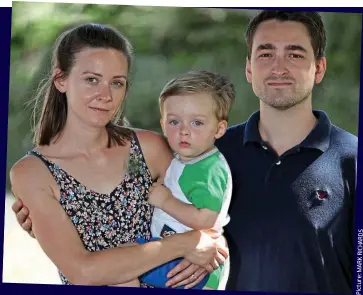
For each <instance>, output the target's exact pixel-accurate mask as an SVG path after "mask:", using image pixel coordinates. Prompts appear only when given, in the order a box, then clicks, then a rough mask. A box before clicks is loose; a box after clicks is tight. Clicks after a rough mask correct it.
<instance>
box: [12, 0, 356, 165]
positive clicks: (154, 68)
mask: <svg viewBox="0 0 363 295" xmlns="http://www.w3.org/2000/svg"><path fill="white" fill-rule="evenodd" d="M254 13H255V11H253V10H238V9H206V8H177V7H145V6H126V5H92V4H59V3H41V2H39V3H29V2H14V3H13V18H12V21H13V26H12V39H11V69H10V76H11V78H10V106H9V136H8V137H9V139H8V169H9V168H10V167H11V166H12V165H13V164H14V163H15V161H16V160H18V159H19V158H21V157H22V156H23V155H24V154H25V153H26V151H27V150H29V149H30V148H31V147H32V142H31V136H32V135H31V132H30V130H31V123H30V122H31V121H30V115H31V112H32V109H31V107H26V103H27V102H29V100H30V99H31V98H32V97H33V95H34V92H35V90H36V88H37V86H38V84H39V82H40V80H41V79H42V78H44V77H45V75H46V74H47V73H48V71H49V63H50V55H51V49H52V45H53V42H54V40H55V38H56V37H57V36H58V35H59V33H60V32H61V31H63V30H64V29H66V28H68V27H70V26H73V25H74V24H79V23H85V22H96V23H103V24H109V25H112V26H113V27H115V28H116V29H118V30H120V31H121V32H122V33H123V34H124V35H126V36H127V38H128V39H129V40H130V41H131V43H132V44H133V46H134V50H135V51H134V53H135V62H134V66H133V69H132V87H131V91H130V93H129V95H128V98H127V104H126V116H127V118H128V120H129V121H130V123H131V125H132V126H134V127H138V128H144V129H150V130H155V131H160V127H159V109H158V104H157V98H158V95H159V93H160V91H161V89H162V88H163V86H164V85H165V83H166V82H167V81H168V80H170V79H171V78H173V77H174V76H175V75H177V74H180V73H182V72H185V71H188V70H190V69H198V68H199V69H200V68H203V69H206V70H214V71H219V72H223V73H225V74H227V75H228V76H230V78H231V79H232V81H233V83H234V84H235V86H236V91H237V100H236V103H235V105H234V106H233V109H232V111H231V116H230V118H231V119H230V124H231V125H233V124H237V123H240V122H243V121H244V120H246V119H247V118H248V117H249V115H250V114H251V113H252V112H253V111H255V110H256V109H258V103H259V102H258V99H257V98H256V97H255V95H254V94H253V92H252V89H251V86H250V85H249V84H248V83H247V81H246V79H245V70H244V66H245V56H246V52H247V51H246V45H245V41H244V31H245V28H246V25H247V23H248V20H249V17H250V16H251V15H253V14H254ZM323 17H324V21H325V23H326V27H327V33H328V49H327V59H328V71H327V73H326V76H325V78H324V81H323V83H322V84H321V85H318V86H317V87H315V88H314V94H313V100H314V107H315V108H319V109H323V110H325V111H326V112H327V113H328V114H329V116H330V118H331V119H332V121H333V122H334V123H335V124H337V125H339V126H340V127H342V128H344V129H346V130H348V131H350V132H352V133H354V134H357V130H358V128H357V124H358V101H359V82H360V48H361V21H362V20H361V15H359V14H347V13H323Z"/></svg>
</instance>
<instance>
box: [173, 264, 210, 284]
mask: <svg viewBox="0 0 363 295" xmlns="http://www.w3.org/2000/svg"><path fill="white" fill-rule="evenodd" d="M207 274H208V271H207V270H206V269H205V268H203V267H200V266H198V265H195V264H192V263H191V262H190V261H188V260H187V259H183V260H182V261H181V262H180V263H179V264H178V265H177V266H175V267H174V268H173V269H172V270H171V271H170V272H169V273H168V278H169V280H168V281H167V282H166V286H167V287H170V288H177V287H179V286H184V289H190V288H193V287H194V286H196V285H198V284H199V283H200V282H201V281H202V280H203V278H204V277H205V276H206V275H207Z"/></svg>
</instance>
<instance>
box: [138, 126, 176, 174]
mask: <svg viewBox="0 0 363 295" xmlns="http://www.w3.org/2000/svg"><path fill="white" fill-rule="evenodd" d="M134 131H135V133H136V136H137V138H138V140H139V142H140V146H141V148H142V151H143V153H144V155H145V159H146V162H147V164H148V166H149V169H150V170H151V172H152V174H153V176H154V178H155V179H156V178H159V177H160V176H162V175H163V174H164V173H165V171H166V169H167V167H168V166H169V164H170V161H171V159H172V157H173V153H172V151H171V149H170V147H169V144H168V142H167V140H166V138H165V137H164V136H163V135H161V134H160V133H157V132H154V131H150V130H143V129H134Z"/></svg>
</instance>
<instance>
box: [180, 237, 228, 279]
mask: <svg viewBox="0 0 363 295" xmlns="http://www.w3.org/2000/svg"><path fill="white" fill-rule="evenodd" d="M188 233H190V234H193V235H199V236H198V237H199V239H198V243H197V245H196V246H195V247H194V248H193V249H192V250H190V251H188V252H187V254H186V255H185V258H186V259H187V260H189V261H190V262H191V263H193V264H196V265H199V266H201V267H203V268H204V269H206V270H207V271H208V272H213V270H215V269H218V267H219V266H220V265H221V264H224V262H225V260H226V258H227V257H228V256H229V252H228V247H227V246H226V244H225V242H224V243H223V241H224V238H223V241H222V240H221V239H220V238H221V235H220V234H218V233H217V232H215V231H213V230H206V231H190V232H188Z"/></svg>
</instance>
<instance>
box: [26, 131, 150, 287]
mask: <svg viewBox="0 0 363 295" xmlns="http://www.w3.org/2000/svg"><path fill="white" fill-rule="evenodd" d="M28 154H31V155H34V156H37V157H38V158H40V159H41V160H42V161H43V162H44V163H45V164H46V165H47V167H48V169H49V171H50V172H51V173H52V175H53V177H54V179H55V180H56V182H57V184H58V186H59V189H60V204H61V206H62V207H63V209H64V210H65V211H66V213H67V214H68V216H69V218H70V219H71V221H72V223H73V224H74V226H75V227H76V229H77V231H78V234H79V236H80V238H81V240H82V242H83V244H84V246H85V248H86V249H87V250H88V251H91V252H93V251H102V250H105V249H108V248H114V247H119V246H120V245H122V244H125V243H130V242H132V243H135V242H136V239H137V238H141V237H142V238H145V239H148V240H149V239H150V237H151V232H150V224H151V217H152V206H151V205H150V204H149V203H148V202H147V196H148V193H149V188H150V187H151V185H152V177H151V174H150V171H149V169H148V167H147V165H146V162H145V159H144V156H143V153H142V151H141V147H140V143H139V141H138V139H137V136H136V134H135V133H134V134H133V139H132V141H131V149H130V159H129V165H128V169H127V171H126V173H125V177H124V179H123V180H122V182H121V183H120V184H119V185H118V186H117V187H116V188H115V189H114V190H113V191H112V192H111V193H110V194H101V193H97V192H94V191H92V190H90V189H88V188H87V187H85V186H84V185H82V184H81V183H80V182H79V181H78V180H77V179H75V178H73V177H72V176H71V175H69V174H68V173H67V172H66V171H64V170H63V169H62V168H61V167H59V166H58V165H57V164H55V163H54V162H52V161H50V160H48V159H47V158H46V157H44V156H43V155H42V154H40V153H39V152H38V151H35V150H32V151H30V152H28ZM58 272H59V275H60V278H61V281H62V284H66V285H71V283H70V282H69V281H68V280H67V278H66V277H65V276H64V275H63V274H62V273H61V272H60V271H58ZM141 287H144V288H151V287H152V286H150V285H146V284H142V285H141Z"/></svg>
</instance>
